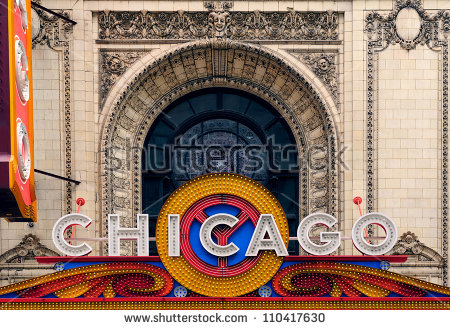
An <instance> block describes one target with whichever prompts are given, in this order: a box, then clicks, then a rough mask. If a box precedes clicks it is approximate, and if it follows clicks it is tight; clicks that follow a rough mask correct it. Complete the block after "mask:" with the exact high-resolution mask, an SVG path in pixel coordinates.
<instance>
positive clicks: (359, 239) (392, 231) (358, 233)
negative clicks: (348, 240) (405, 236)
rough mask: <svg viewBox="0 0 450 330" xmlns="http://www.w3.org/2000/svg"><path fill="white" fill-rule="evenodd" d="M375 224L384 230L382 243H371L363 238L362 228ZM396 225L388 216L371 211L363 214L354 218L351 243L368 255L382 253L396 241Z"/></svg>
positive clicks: (388, 249) (387, 250)
mask: <svg viewBox="0 0 450 330" xmlns="http://www.w3.org/2000/svg"><path fill="white" fill-rule="evenodd" d="M373 223H374V224H377V225H379V226H381V227H383V229H384V230H385V231H386V238H385V240H384V242H383V243H381V244H377V245H372V244H370V243H368V242H367V241H366V239H365V238H364V228H365V227H366V226H367V225H369V224H373ZM397 236H398V232H397V227H396V226H395V223H394V221H392V219H391V218H389V217H388V216H386V215H384V214H381V213H377V212H373V213H368V214H366V215H363V216H362V217H360V218H359V219H358V220H356V222H355V224H354V225H353V229H352V238H353V244H354V245H355V247H356V248H357V249H358V250H359V251H360V252H361V253H364V254H368V255H372V256H373V255H382V254H385V253H387V252H389V251H390V250H391V249H392V248H393V247H394V245H395V243H396V242H397Z"/></svg>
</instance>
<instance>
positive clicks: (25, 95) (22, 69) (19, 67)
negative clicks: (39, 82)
mask: <svg viewBox="0 0 450 330" xmlns="http://www.w3.org/2000/svg"><path fill="white" fill-rule="evenodd" d="M15 52H16V57H15V59H16V62H15V63H16V87H17V92H18V93H19V97H20V100H21V101H22V103H23V104H26V103H27V102H28V100H29V99H30V81H29V80H28V73H27V72H28V59H27V52H26V50H25V46H24V45H23V42H22V41H21V40H20V39H19V38H18V37H17V36H16V42H15Z"/></svg>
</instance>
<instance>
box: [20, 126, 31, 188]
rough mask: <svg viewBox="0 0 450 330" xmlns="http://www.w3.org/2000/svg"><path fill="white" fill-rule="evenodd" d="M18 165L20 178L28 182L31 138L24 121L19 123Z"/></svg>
mask: <svg viewBox="0 0 450 330" xmlns="http://www.w3.org/2000/svg"><path fill="white" fill-rule="evenodd" d="M17 154H18V157H17V158H18V159H17V165H18V169H19V174H20V178H21V179H22V181H23V182H26V181H27V180H28V179H29V177H30V172H31V154H30V140H29V139H28V132H27V128H26V127H25V125H24V123H22V122H19V123H17Z"/></svg>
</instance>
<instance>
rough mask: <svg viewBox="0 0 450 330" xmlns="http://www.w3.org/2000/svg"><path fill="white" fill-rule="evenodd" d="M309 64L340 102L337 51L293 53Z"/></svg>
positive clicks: (335, 99) (337, 101) (334, 97)
mask: <svg viewBox="0 0 450 330" xmlns="http://www.w3.org/2000/svg"><path fill="white" fill-rule="evenodd" d="M292 55H294V56H296V57H298V58H299V59H300V60H301V61H302V62H304V63H305V64H307V65H308V66H309V68H310V69H311V70H312V71H313V72H314V73H315V74H316V76H317V77H319V78H320V80H322V82H323V83H324V84H325V85H326V86H327V88H328V90H329V91H330V93H331V96H332V97H333V100H334V102H335V103H336V104H338V103H339V89H338V72H337V56H338V54H337V53H292Z"/></svg>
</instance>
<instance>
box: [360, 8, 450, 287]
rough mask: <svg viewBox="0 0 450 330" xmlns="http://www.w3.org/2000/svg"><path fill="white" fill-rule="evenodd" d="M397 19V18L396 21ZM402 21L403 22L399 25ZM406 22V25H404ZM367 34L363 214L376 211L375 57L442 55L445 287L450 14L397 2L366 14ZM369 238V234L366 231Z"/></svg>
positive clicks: (445, 278) (444, 272) (445, 271)
mask: <svg viewBox="0 0 450 330" xmlns="http://www.w3.org/2000/svg"><path fill="white" fill-rule="evenodd" d="M399 15H400V18H399ZM402 20H403V22H402ZM405 21H406V24H404V23H405ZM364 30H365V32H366V33H367V40H368V41H367V103H366V104H367V124H366V125H367V126H366V128H367V129H366V134H367V135H366V141H367V147H366V150H367V210H368V212H373V211H374V210H375V209H376V205H375V203H376V198H375V196H376V191H375V187H376V174H375V173H376V162H375V155H376V150H375V148H376V146H375V141H374V134H375V118H376V117H377V114H376V104H377V103H376V99H375V97H376V94H377V91H376V86H377V82H376V61H377V58H378V54H379V53H380V52H382V51H384V50H385V49H387V48H388V47H389V45H394V44H399V45H400V46H401V47H402V48H404V49H407V50H413V49H415V48H416V46H417V45H426V46H427V47H428V48H430V49H431V50H433V51H435V52H442V59H441V64H440V68H442V69H441V70H442V71H441V76H442V94H441V102H442V111H441V118H440V120H441V122H442V124H441V125H442V126H441V129H442V134H441V141H440V145H441V146H442V147H441V159H442V163H441V166H440V168H441V177H442V180H441V187H442V194H441V196H442V197H441V201H440V203H441V206H442V213H441V219H440V220H441V222H442V226H441V228H442V229H441V237H442V257H443V266H442V282H443V284H444V285H447V283H448V265H447V260H448V212H449V203H448V199H449V196H448V148H449V145H448V89H449V84H448V68H449V62H448V55H449V54H448V50H449V47H448V46H449V44H448V43H449V39H448V37H449V34H450V10H440V11H434V12H433V13H431V12H428V11H426V10H425V9H424V8H423V6H422V1H421V0H397V1H396V2H395V4H394V8H393V10H392V11H391V12H389V13H386V14H385V13H380V12H370V13H369V14H367V16H366V20H365V29H364ZM368 231H369V235H370V234H372V233H373V230H372V228H369V230H368Z"/></svg>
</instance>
